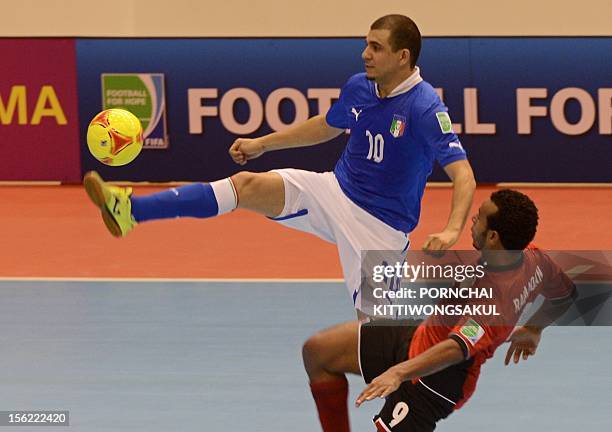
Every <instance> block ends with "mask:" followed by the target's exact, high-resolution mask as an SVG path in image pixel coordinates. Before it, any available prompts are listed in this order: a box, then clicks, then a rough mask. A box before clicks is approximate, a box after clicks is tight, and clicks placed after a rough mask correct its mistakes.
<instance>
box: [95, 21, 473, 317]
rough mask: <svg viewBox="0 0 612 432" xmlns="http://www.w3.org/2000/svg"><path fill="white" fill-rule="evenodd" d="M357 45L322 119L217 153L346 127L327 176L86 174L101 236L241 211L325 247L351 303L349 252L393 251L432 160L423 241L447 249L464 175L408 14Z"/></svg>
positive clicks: (352, 256) (465, 192) (466, 169)
mask: <svg viewBox="0 0 612 432" xmlns="http://www.w3.org/2000/svg"><path fill="white" fill-rule="evenodd" d="M366 42H367V45H366V47H365V49H364V51H363V53H362V58H363V60H364V63H365V70H366V71H365V73H359V74H357V75H354V76H352V77H351V78H349V80H348V81H347V83H346V84H345V85H344V87H343V88H342V91H341V93H340V98H339V100H338V101H337V102H335V103H334V104H333V106H332V107H331V108H330V110H329V111H328V112H327V113H326V114H321V115H317V116H315V117H312V118H310V119H309V120H307V121H306V122H304V123H302V124H300V125H296V126H294V127H291V128H289V129H287V130H284V131H279V132H275V133H272V134H269V135H266V136H263V137H259V138H255V139H247V138H239V139H237V140H236V141H235V142H234V143H233V144H232V146H231V147H230V149H229V153H230V156H231V157H232V159H233V160H234V161H235V162H236V163H238V164H240V165H245V164H247V163H248V161H249V160H251V159H254V158H257V157H259V156H261V155H263V154H264V153H266V152H269V151H273V150H279V149H286V148H293V147H304V146H310V145H315V144H321V143H324V142H326V141H329V140H331V139H333V138H335V137H337V136H339V135H340V134H342V133H344V131H345V129H350V138H349V140H348V144H347V146H346V148H345V150H344V152H343V153H342V156H341V158H340V160H339V161H338V163H337V164H336V167H335V169H334V171H333V172H325V173H315V172H310V171H304V170H298V169H281V170H274V171H271V172H266V173H253V172H248V171H243V172H239V173H237V174H235V175H233V176H231V177H228V178H225V179H221V180H218V181H214V182H211V183H194V184H190V185H186V186H181V187H177V188H173V189H169V190H167V191H163V192H159V193H155V194H152V195H147V196H133V195H132V190H131V188H119V187H114V186H108V185H106V184H105V183H104V182H103V180H102V179H101V178H100V176H99V175H98V174H97V173H95V172H89V173H87V174H86V175H85V178H84V186H85V189H86V191H87V193H88V195H89V197H90V198H91V200H92V201H93V202H94V204H95V205H96V206H97V207H98V208H99V209H100V211H101V214H102V218H103V220H104V222H105V224H106V226H107V228H108V229H109V231H110V232H111V233H112V234H113V235H115V236H118V237H120V236H125V235H126V234H127V233H128V232H130V231H131V230H132V229H133V228H134V227H135V226H136V225H137V224H138V223H142V222H145V221H149V220H154V219H163V218H175V217H198V218H206V217H213V216H217V215H220V214H223V213H227V212H230V211H232V210H234V209H235V208H245V209H249V210H252V211H255V212H257V213H260V214H263V215H265V216H267V217H269V218H271V219H273V220H275V221H277V222H279V223H281V224H284V225H286V226H289V227H292V228H295V229H299V230H302V231H306V232H310V233H313V234H315V235H317V236H319V237H320V238H322V239H324V240H327V241H330V242H332V243H335V244H336V245H337V247H338V253H339V256H340V261H341V265H342V270H343V274H344V278H345V282H346V286H347V289H348V290H349V294H350V295H351V297H352V299H353V302H354V304H355V307H356V309H357V310H359V308H360V304H359V302H360V296H358V295H357V294H358V291H359V285H360V280H361V272H360V270H361V252H362V251H364V250H386V251H398V253H401V254H404V255H405V253H406V250H407V249H408V247H409V233H410V232H411V231H412V230H413V229H414V228H415V227H416V225H417V223H418V220H419V215H420V209H421V198H422V196H423V192H424V189H425V184H426V181H427V177H428V176H429V174H430V173H431V170H432V167H433V164H434V163H435V162H438V163H439V164H440V165H441V166H442V167H443V169H444V171H445V172H446V173H447V175H448V176H449V177H450V179H451V180H452V182H453V195H452V203H451V210H450V215H449V218H448V222H447V224H446V226H445V227H444V229H443V230H442V231H440V232H438V233H435V234H431V235H430V236H428V238H427V239H426V241H425V243H424V245H423V248H424V249H426V250H430V251H436V250H444V249H447V248H449V247H451V246H452V245H453V244H454V243H455V242H456V241H457V239H458V238H459V235H460V233H461V231H462V230H463V227H464V224H465V221H466V218H467V214H468V212H469V210H470V207H471V203H472V196H473V193H474V189H475V181H474V175H473V172H472V169H471V167H470V165H469V163H468V161H467V159H466V153H465V151H464V149H463V147H462V146H461V143H460V141H459V139H458V138H457V136H456V135H455V134H454V133H453V131H452V124H451V120H450V117H449V115H448V113H447V108H446V107H445V106H444V104H443V103H442V102H441V101H440V99H439V97H438V96H437V94H436V92H435V91H434V89H433V87H432V86H431V85H430V84H428V83H427V82H425V81H424V80H423V79H422V78H421V75H420V70H419V68H418V67H417V66H416V62H417V59H418V56H419V52H420V49H421V35H420V32H419V30H418V28H417V26H416V24H415V23H414V22H413V21H412V20H411V19H410V18H408V17H405V16H402V15H387V16H384V17H382V18H379V19H378V20H376V21H375V22H374V23H373V24H372V26H371V28H370V31H369V33H368V35H367V38H366ZM400 251H401V252H400Z"/></svg>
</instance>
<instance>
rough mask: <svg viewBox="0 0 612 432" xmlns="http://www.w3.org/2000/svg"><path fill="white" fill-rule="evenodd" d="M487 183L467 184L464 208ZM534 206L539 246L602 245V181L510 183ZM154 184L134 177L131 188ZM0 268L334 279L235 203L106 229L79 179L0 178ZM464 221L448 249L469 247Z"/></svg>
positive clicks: (283, 234) (326, 255)
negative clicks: (26, 181)
mask: <svg viewBox="0 0 612 432" xmlns="http://www.w3.org/2000/svg"><path fill="white" fill-rule="evenodd" d="M496 188H497V187H496V186H480V187H478V189H477V192H476V195H475V198H474V206H473V208H472V213H471V214H474V213H475V212H476V209H477V208H478V206H479V205H480V203H481V202H482V201H483V200H484V199H486V198H487V197H488V196H489V195H490V193H491V192H492V191H493V190H495V189H496ZM517 189H519V190H521V191H523V192H525V193H527V194H528V195H529V196H531V197H532V199H533V200H534V201H535V203H536V205H537V206H538V207H539V209H540V224H539V228H538V233H537V235H536V239H535V243H536V244H537V245H538V246H539V247H541V248H544V249H548V250H612V188H610V187H531V186H530V187H518V188H517ZM157 190H160V187H159V186H155V187H154V186H137V187H135V193H136V194H143V193H150V192H153V191H157ZM451 193H452V190H451V188H450V187H428V188H427V190H426V192H425V196H424V199H423V204H422V214H421V220H420V223H419V226H418V227H417V229H416V230H415V231H414V232H413V233H412V234H411V235H410V238H411V242H412V246H411V247H412V248H413V249H414V248H420V247H421V245H422V244H423V241H424V239H425V237H426V236H427V235H428V234H430V233H433V232H437V231H439V230H441V229H442V228H443V227H444V225H445V222H446V218H447V216H448V212H449V209H450V198H451ZM0 202H1V203H2V204H1V208H2V212H1V216H0V217H1V221H2V225H1V226H2V240H1V244H2V247H1V249H0V251H1V260H0V277H3V278H13V277H26V278H37V277H41V278H80V277H82V278H176V279H183V278H185V279H190V278H198V279H199V278H211V279H216V278H219V279H240V278H245V279H250V278H254V279H284V278H289V279H335V278H341V277H342V274H341V270H340V265H339V262H338V258H337V253H336V249H335V246H334V245H332V244H329V243H326V242H324V241H323V240H320V239H318V238H316V237H314V236H312V235H309V234H305V233H301V232H297V231H294V230H290V229H288V228H285V227H283V226H280V225H279V224H276V223H274V222H272V221H270V220H268V219H266V218H265V217H262V216H260V215H257V214H253V213H250V212H247V211H243V210H237V211H235V212H233V213H231V214H228V215H224V216H221V217H218V218H212V219H207V220H201V219H181V220H176V219H172V220H164V221H155V222H148V223H143V224H141V225H139V226H138V227H137V228H136V229H135V230H134V231H133V232H132V233H130V235H129V236H127V237H126V238H123V239H116V238H114V237H112V236H111V235H110V234H109V233H108V232H107V231H106V228H105V227H104V225H103V222H102V220H101V218H100V215H99V211H98V210H97V209H96V208H95V207H94V206H93V205H92V204H90V202H89V201H88V199H87V197H86V195H85V192H84V190H83V188H82V187H80V186H75V185H58V186H32V185H27V186H21V185H3V186H0ZM470 225H471V222H470V221H468V222H467V224H466V229H465V230H464V232H463V234H462V235H461V238H460V240H459V242H458V243H457V244H456V245H455V246H454V249H471V238H470V232H469V227H470Z"/></svg>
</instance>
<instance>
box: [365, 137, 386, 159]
mask: <svg viewBox="0 0 612 432" xmlns="http://www.w3.org/2000/svg"><path fill="white" fill-rule="evenodd" d="M366 136H367V137H368V141H370V151H369V152H368V156H367V158H366V159H368V160H373V161H374V162H376V163H380V162H382V160H383V154H384V151H385V139H384V138H383V136H382V135H381V134H376V136H373V135H372V132H370V131H369V130H366Z"/></svg>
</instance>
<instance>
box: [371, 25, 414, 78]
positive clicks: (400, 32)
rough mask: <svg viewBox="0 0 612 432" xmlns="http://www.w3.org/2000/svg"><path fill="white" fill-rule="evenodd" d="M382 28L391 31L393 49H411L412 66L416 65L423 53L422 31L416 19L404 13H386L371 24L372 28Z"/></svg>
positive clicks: (390, 38)
mask: <svg viewBox="0 0 612 432" xmlns="http://www.w3.org/2000/svg"><path fill="white" fill-rule="evenodd" d="M382 29H386V30H389V31H390V32H391V36H389V42H390V44H391V48H392V49H393V51H397V50H400V49H404V48H406V49H408V50H409V51H410V67H412V68H413V67H415V66H416V62H417V59H418V58H419V54H420V53H421V32H420V31H419V28H418V27H417V25H416V24H415V23H414V21H412V20H411V19H410V18H408V17H407V16H404V15H397V14H394V15H385V16H384V17H380V18H378V19H377V20H376V21H374V22H373V23H372V25H371V26H370V30H382Z"/></svg>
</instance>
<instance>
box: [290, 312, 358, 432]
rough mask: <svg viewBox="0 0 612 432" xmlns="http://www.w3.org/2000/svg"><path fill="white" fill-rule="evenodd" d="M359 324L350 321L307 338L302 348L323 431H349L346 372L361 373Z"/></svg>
mask: <svg viewBox="0 0 612 432" xmlns="http://www.w3.org/2000/svg"><path fill="white" fill-rule="evenodd" d="M358 336H359V322H358V321H351V322H347V323H344V324H339V325H336V326H334V327H331V328H328V329H326V330H323V331H321V332H319V333H317V334H316V335H314V336H312V337H310V338H309V339H308V340H307V341H306V343H305V344H304V347H303V349H302V357H303V359H304V367H305V369H306V372H307V373H308V378H309V380H310V388H311V390H312V396H313V398H314V400H315V404H316V406H317V411H318V413H319V420H320V421H321V426H322V428H323V431H324V432H328V431H334V432H348V431H349V430H350V428H349V415H348V401H347V399H348V382H347V380H346V376H345V373H353V374H357V375H359V374H361V372H360V369H359V357H358V350H359V349H358V348H359V347H358V345H359V338H358Z"/></svg>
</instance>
